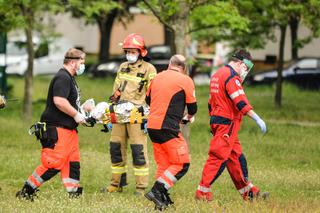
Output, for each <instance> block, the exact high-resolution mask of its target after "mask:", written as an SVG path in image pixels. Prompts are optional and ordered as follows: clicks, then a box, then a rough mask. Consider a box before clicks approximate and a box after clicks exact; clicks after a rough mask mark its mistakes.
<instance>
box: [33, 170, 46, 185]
mask: <svg viewBox="0 0 320 213" xmlns="http://www.w3.org/2000/svg"><path fill="white" fill-rule="evenodd" d="M32 176H33V177H34V178H35V179H36V180H37V181H38V182H39V183H40V184H42V183H43V182H44V180H43V179H42V178H41V177H40V176H39V175H38V174H37V173H36V172H33V173H32Z"/></svg>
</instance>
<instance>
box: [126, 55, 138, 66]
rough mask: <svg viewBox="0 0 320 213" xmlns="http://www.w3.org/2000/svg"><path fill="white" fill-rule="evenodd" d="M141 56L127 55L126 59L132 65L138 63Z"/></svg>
mask: <svg viewBox="0 0 320 213" xmlns="http://www.w3.org/2000/svg"><path fill="white" fill-rule="evenodd" d="M138 57H139V55H132V54H126V58H127V60H128V62H129V63H130V64H134V63H136V62H137V60H138Z"/></svg>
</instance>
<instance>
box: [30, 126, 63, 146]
mask: <svg viewBox="0 0 320 213" xmlns="http://www.w3.org/2000/svg"><path fill="white" fill-rule="evenodd" d="M29 134H30V135H35V136H36V137H37V140H40V142H41V145H42V148H51V149H53V148H54V146H55V144H56V143H57V141H58V132H57V128H56V127H55V126H50V125H47V124H46V123H45V122H37V123H35V124H33V125H32V126H31V127H30V129H29Z"/></svg>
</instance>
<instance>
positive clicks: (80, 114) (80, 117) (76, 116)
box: [73, 112, 86, 124]
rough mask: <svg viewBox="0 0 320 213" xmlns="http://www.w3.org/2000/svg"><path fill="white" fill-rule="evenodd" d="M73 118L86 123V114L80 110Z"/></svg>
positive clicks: (80, 122)
mask: <svg viewBox="0 0 320 213" xmlns="http://www.w3.org/2000/svg"><path fill="white" fill-rule="evenodd" d="M73 119H74V120H75V121H76V122H77V123H78V124H85V123H86V116H85V115H84V114H82V113H80V112H77V114H76V115H75V116H74V117H73Z"/></svg>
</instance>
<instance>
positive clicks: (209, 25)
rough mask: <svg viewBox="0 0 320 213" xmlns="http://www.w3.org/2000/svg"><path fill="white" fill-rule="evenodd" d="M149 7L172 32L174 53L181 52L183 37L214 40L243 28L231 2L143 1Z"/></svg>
mask: <svg viewBox="0 0 320 213" xmlns="http://www.w3.org/2000/svg"><path fill="white" fill-rule="evenodd" d="M143 2H144V4H145V5H146V6H147V8H148V9H149V10H151V11H152V13H153V14H154V15H155V16H156V17H157V18H158V19H159V21H160V22H161V23H163V24H164V25H165V26H166V27H167V28H168V29H169V30H171V31H172V32H173V37H174V40H175V46H176V51H177V53H180V54H185V50H186V47H187V45H186V40H187V39H186V37H187V36H190V35H191V36H192V37H194V38H196V39H198V40H200V41H203V40H204V41H207V42H208V43H214V42H216V41H218V40H221V39H227V38H228V37H229V36H230V33H231V32H232V31H238V32H245V31H247V20H246V19H245V18H242V17H241V16H240V14H239V13H238V11H237V8H236V7H234V6H233V5H232V1H217V0H196V1H191V0H181V1H179V0H175V1H170V0H162V1H160V0H152V1H147V0H143Z"/></svg>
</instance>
